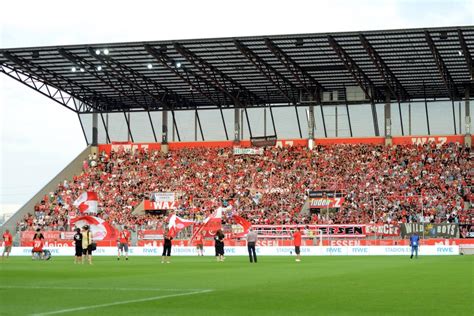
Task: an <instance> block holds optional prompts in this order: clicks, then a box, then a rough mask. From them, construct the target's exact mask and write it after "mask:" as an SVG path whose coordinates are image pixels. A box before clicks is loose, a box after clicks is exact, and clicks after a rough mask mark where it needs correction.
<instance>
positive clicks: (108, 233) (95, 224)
mask: <svg viewBox="0 0 474 316" xmlns="http://www.w3.org/2000/svg"><path fill="white" fill-rule="evenodd" d="M84 225H88V226H89V227H90V230H91V232H92V239H93V240H95V241H98V240H117V238H118V231H117V229H116V228H115V227H113V226H112V225H110V224H109V223H108V222H106V221H104V220H103V219H102V218H99V217H95V216H81V217H76V218H73V219H71V226H76V227H79V228H82V227H83V226H84Z"/></svg>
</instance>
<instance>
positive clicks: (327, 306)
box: [0, 256, 474, 316]
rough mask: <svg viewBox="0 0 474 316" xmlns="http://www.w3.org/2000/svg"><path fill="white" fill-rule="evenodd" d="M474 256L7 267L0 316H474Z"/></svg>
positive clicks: (27, 262)
mask: <svg viewBox="0 0 474 316" xmlns="http://www.w3.org/2000/svg"><path fill="white" fill-rule="evenodd" d="M473 261H474V260H473V257H472V256H453V257H420V258H419V259H417V260H415V259H413V260H410V259H409V258H408V257H303V258H302V262H295V261H294V257H260V258H259V263H257V264H250V263H249V262H248V259H247V258H245V257H227V258H226V260H225V262H223V263H219V262H216V261H214V258H212V257H172V263H171V264H161V263H160V258H158V257H154V258H151V257H131V258H130V260H129V261H124V260H121V261H117V260H116V258H113V257H95V258H94V265H92V266H89V265H87V264H84V265H74V264H73V259H72V258H66V257H54V258H52V259H51V261H31V259H29V258H26V257H11V258H9V259H8V260H5V261H3V262H0V315H15V316H16V315H35V314H36V315H102V316H104V315H128V316H130V315H131V316H137V315H221V316H222V315H240V316H243V315H418V316H420V315H473V312H474V294H473V292H474V291H473V279H474V278H473V263H474V262H473Z"/></svg>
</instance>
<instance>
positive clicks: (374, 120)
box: [370, 100, 380, 136]
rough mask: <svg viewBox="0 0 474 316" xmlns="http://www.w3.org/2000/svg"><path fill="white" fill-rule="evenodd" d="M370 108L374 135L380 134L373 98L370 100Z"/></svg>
mask: <svg viewBox="0 0 474 316" xmlns="http://www.w3.org/2000/svg"><path fill="white" fill-rule="evenodd" d="M370 109H371V110H372V121H373V123H374V133H375V136H380V131H379V121H378V118H377V108H376V106H375V102H374V100H371V101H370Z"/></svg>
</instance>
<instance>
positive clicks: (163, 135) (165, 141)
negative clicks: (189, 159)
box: [161, 110, 168, 153]
mask: <svg viewBox="0 0 474 316" xmlns="http://www.w3.org/2000/svg"><path fill="white" fill-rule="evenodd" d="M161 114H162V120H161V121H162V129H161V131H162V133H161V151H162V152H164V153H167V152H168V111H166V110H163V112H161Z"/></svg>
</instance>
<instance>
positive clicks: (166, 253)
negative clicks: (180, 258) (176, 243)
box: [161, 229, 173, 263]
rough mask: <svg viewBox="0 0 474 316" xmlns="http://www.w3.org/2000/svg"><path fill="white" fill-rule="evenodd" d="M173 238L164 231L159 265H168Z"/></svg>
mask: <svg viewBox="0 0 474 316" xmlns="http://www.w3.org/2000/svg"><path fill="white" fill-rule="evenodd" d="M172 240H173V237H171V236H170V235H169V231H168V229H166V230H165V233H164V234H163V253H162V254H161V263H165V261H166V263H170V256H171V246H172V243H171V241H172Z"/></svg>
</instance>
